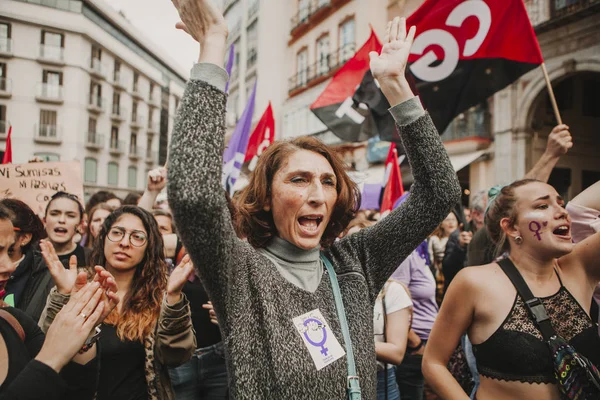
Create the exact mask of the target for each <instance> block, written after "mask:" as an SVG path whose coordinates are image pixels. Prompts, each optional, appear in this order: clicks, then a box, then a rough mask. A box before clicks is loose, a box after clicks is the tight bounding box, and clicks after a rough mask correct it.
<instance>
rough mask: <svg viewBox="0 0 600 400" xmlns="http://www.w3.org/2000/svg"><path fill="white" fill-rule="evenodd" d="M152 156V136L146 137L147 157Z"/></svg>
mask: <svg viewBox="0 0 600 400" xmlns="http://www.w3.org/2000/svg"><path fill="white" fill-rule="evenodd" d="M150 157H152V136H149V137H148V139H146V158H150Z"/></svg>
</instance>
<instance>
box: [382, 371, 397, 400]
mask: <svg viewBox="0 0 600 400" xmlns="http://www.w3.org/2000/svg"><path fill="white" fill-rule="evenodd" d="M395 370H396V367H392V368H388V369H387V371H383V370H381V371H377V400H400V392H399V391H398V384H397V383H396V373H395ZM386 374H387V396H386V386H385V375H386Z"/></svg>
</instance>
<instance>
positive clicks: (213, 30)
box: [173, 0, 228, 44]
mask: <svg viewBox="0 0 600 400" xmlns="http://www.w3.org/2000/svg"><path fill="white" fill-rule="evenodd" d="M173 4H174V5H175V8H177V12H179V18H181V21H180V22H178V23H177V24H176V25H175V27H176V28H177V29H181V30H184V31H185V32H187V33H188V34H189V35H190V36H191V37H193V38H194V39H195V40H196V41H197V42H199V43H200V44H202V43H204V41H205V40H206V38H207V37H210V36H213V35H216V36H222V37H224V38H227V35H228V30H227V23H226V22H225V18H223V15H222V14H221V12H220V11H219V10H218V9H217V7H215V5H214V4H213V2H212V1H211V0H173Z"/></svg>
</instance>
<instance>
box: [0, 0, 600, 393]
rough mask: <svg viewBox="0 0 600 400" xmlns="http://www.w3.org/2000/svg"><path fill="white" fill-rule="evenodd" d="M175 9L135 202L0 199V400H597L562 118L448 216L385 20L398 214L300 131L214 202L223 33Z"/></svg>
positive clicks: (595, 240)
mask: <svg viewBox="0 0 600 400" xmlns="http://www.w3.org/2000/svg"><path fill="white" fill-rule="evenodd" d="M174 5H175V6H176V7H177V9H178V11H179V15H180V17H181V22H179V23H178V24H177V27H178V28H179V29H182V30H184V31H185V32H187V33H188V34H190V35H191V36H192V37H193V38H194V39H195V40H196V41H198V42H199V45H200V48H201V52H200V57H199V60H198V63H197V64H196V65H195V66H194V67H193V69H192V72H191V79H190V81H189V82H188V84H187V88H186V91H185V94H184V96H183V98H182V101H181V105H180V108H179V110H178V114H177V119H176V121H175V126H174V131H173V137H172V141H171V144H170V153H169V154H170V155H169V161H168V165H167V166H165V167H163V168H158V169H155V170H152V171H150V172H149V174H148V179H147V187H146V190H145V192H144V193H143V194H142V195H140V194H131V195H129V196H127V198H125V199H123V200H121V199H120V198H118V197H117V196H116V195H115V194H113V193H110V192H106V191H100V192H97V193H95V194H93V195H92V196H91V197H90V198H89V199H88V201H87V203H86V204H85V206H84V204H83V202H82V199H79V198H78V197H77V196H75V195H73V194H70V193H66V192H57V193H56V194H54V195H53V196H52V198H51V199H50V201H49V202H48V204H47V207H46V209H45V212H44V215H36V214H35V213H34V212H33V211H32V210H31V208H29V206H27V204H26V203H24V202H22V201H20V200H16V199H3V200H0V299H1V302H0V306H1V307H0V399H2V400H4V399H6V400H9V399H10V400H14V399H29V400H34V399H78V400H86V399H90V400H91V399H98V400H108V399H110V400H146V399H149V400H163V399H166V400H192V399H211V400H213V399H214V400H216V399H229V398H231V399H288V398H306V399H344V398H347V399H352V400H353V399H361V398H362V399H378V400H379V399H381V400H384V399H386V400H387V399H389V400H396V399H410V400H413V399H414V400H422V399H426V398H428V399H435V398H443V399H469V398H472V399H474V398H477V399H479V400H492V399H493V400H504V399H507V400H508V399H525V400H527V399H535V400H538V399H563V398H566V399H578V400H579V399H581V400H585V399H598V398H600V374H599V373H598V370H597V367H598V366H600V336H599V334H600V333H599V330H598V305H597V302H596V301H595V300H594V290H595V289H596V288H597V287H598V283H599V282H600V265H599V264H598V261H597V260H598V259H600V233H598V232H600V182H598V183H596V184H594V185H592V186H590V187H589V188H587V189H586V190H585V191H583V192H582V193H581V194H579V195H578V196H577V197H575V198H574V199H572V200H571V201H569V202H568V204H567V205H566V207H565V200H564V199H563V198H562V197H561V196H560V195H559V194H558V193H557V192H556V190H555V189H554V188H553V187H552V186H550V185H548V184H547V183H546V182H547V181H548V178H549V176H550V172H551V171H552V168H553V167H554V166H555V165H556V162H557V161H558V159H559V158H560V157H561V156H562V155H564V154H566V153H567V152H568V151H569V149H570V148H571V147H572V146H573V143H572V139H571V136H570V133H569V131H568V129H569V128H568V127H567V126H566V125H558V126H556V127H555V128H554V129H553V131H552V132H551V133H550V135H549V138H548V144H547V148H546V152H545V154H544V156H543V157H542V158H541V159H540V161H539V162H538V163H537V164H536V165H535V166H534V167H533V168H532V170H531V171H530V172H528V174H527V175H526V176H524V177H523V179H521V180H518V181H516V182H513V183H511V184H508V185H505V186H498V187H494V188H491V189H489V190H485V191H480V192H475V193H473V194H472V195H471V199H470V204H469V205H468V206H467V207H465V206H466V205H465V206H463V205H462V204H461V203H460V196H461V189H460V186H459V183H458V179H457V176H456V173H455V172H454V170H453V168H452V165H451V163H450V160H449V157H448V155H447V154H446V151H445V149H444V146H443V144H442V142H441V140H440V138H439V134H438V132H437V131H436V129H435V127H434V125H433V123H432V121H431V118H430V117H429V115H428V114H427V112H426V111H425V110H424V109H423V108H422V106H421V104H420V102H419V100H418V98H417V97H415V96H414V94H413V92H412V91H411V89H410V86H409V85H408V83H407V82H406V79H405V74H404V71H405V68H406V63H407V60H408V55H409V52H410V47H411V45H412V41H413V39H414V36H415V29H414V27H413V28H410V29H408V27H407V26H406V21H405V19H403V18H395V19H394V20H393V21H390V23H388V25H387V29H386V37H385V40H384V45H383V48H382V50H381V52H380V53H375V52H373V53H371V54H370V57H371V71H372V73H373V76H374V77H375V78H376V79H377V81H378V84H379V86H380V88H381V91H382V92H383V94H384V95H385V97H386V98H387V100H388V101H389V103H390V104H391V105H392V107H391V108H390V110H389V112H390V113H391V115H392V116H393V118H394V120H395V122H396V125H397V129H398V132H399V134H400V136H401V138H402V143H403V146H404V149H405V150H406V155H407V158H408V160H409V162H410V166H411V169H412V173H413V176H414V182H413V183H412V185H411V187H410V190H409V191H408V192H407V193H406V194H405V195H404V196H403V197H402V198H401V199H400V202H399V204H398V205H397V207H396V208H395V209H394V210H393V211H392V212H391V213H389V214H387V215H383V216H382V215H380V214H379V213H378V212H377V211H376V210H360V202H361V199H360V190H359V188H358V186H357V184H356V183H355V182H354V181H353V180H352V179H350V177H349V176H348V174H347V173H346V168H345V165H344V163H343V161H342V160H341V159H340V158H339V156H338V155H337V154H336V152H335V151H334V150H333V149H332V148H330V147H328V146H327V145H325V144H323V143H322V142H320V141H319V140H317V139H315V138H312V137H300V138H296V139H293V140H289V141H276V142H275V143H273V144H272V145H271V146H269V147H268V148H267V149H266V151H265V152H264V153H263V154H262V155H261V157H260V158H259V160H258V163H257V165H256V168H255V169H254V172H253V173H252V175H251V176H250V179H249V183H248V185H247V186H246V187H245V188H244V189H242V190H241V191H239V192H238V193H236V194H235V195H234V196H233V198H230V197H229V195H228V193H227V192H225V191H224V189H223V187H222V184H221V182H222V176H221V171H222V154H223V148H224V140H225V123H224V121H225V118H224V116H225V112H226V107H225V106H226V102H227V95H226V93H225V85H226V82H227V80H228V76H227V73H226V72H225V70H224V69H223V68H222V67H221V66H222V65H223V63H224V59H225V52H226V42H227V35H228V31H227V25H226V23H225V21H224V19H223V16H222V15H221V14H220V13H219V11H218V10H217V9H216V7H215V6H214V5H212V3H211V2H210V1H209V0H178V1H174ZM165 190H167V193H168V201H167V202H162V203H161V204H160V206H159V205H158V202H157V199H158V196H159V194H160V193H161V192H164V191H165ZM596 294H597V295H598V294H600V291H598V290H596ZM598 297H599V296H596V299H597V300H598ZM33 382H35V384H32V383H33Z"/></svg>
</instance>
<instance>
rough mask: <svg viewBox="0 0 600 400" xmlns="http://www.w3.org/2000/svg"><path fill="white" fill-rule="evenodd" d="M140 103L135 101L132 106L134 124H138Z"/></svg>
mask: <svg viewBox="0 0 600 400" xmlns="http://www.w3.org/2000/svg"><path fill="white" fill-rule="evenodd" d="M137 111H138V102H137V101H134V102H133V104H132V105H131V121H132V122H137V117H138V112H137Z"/></svg>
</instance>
